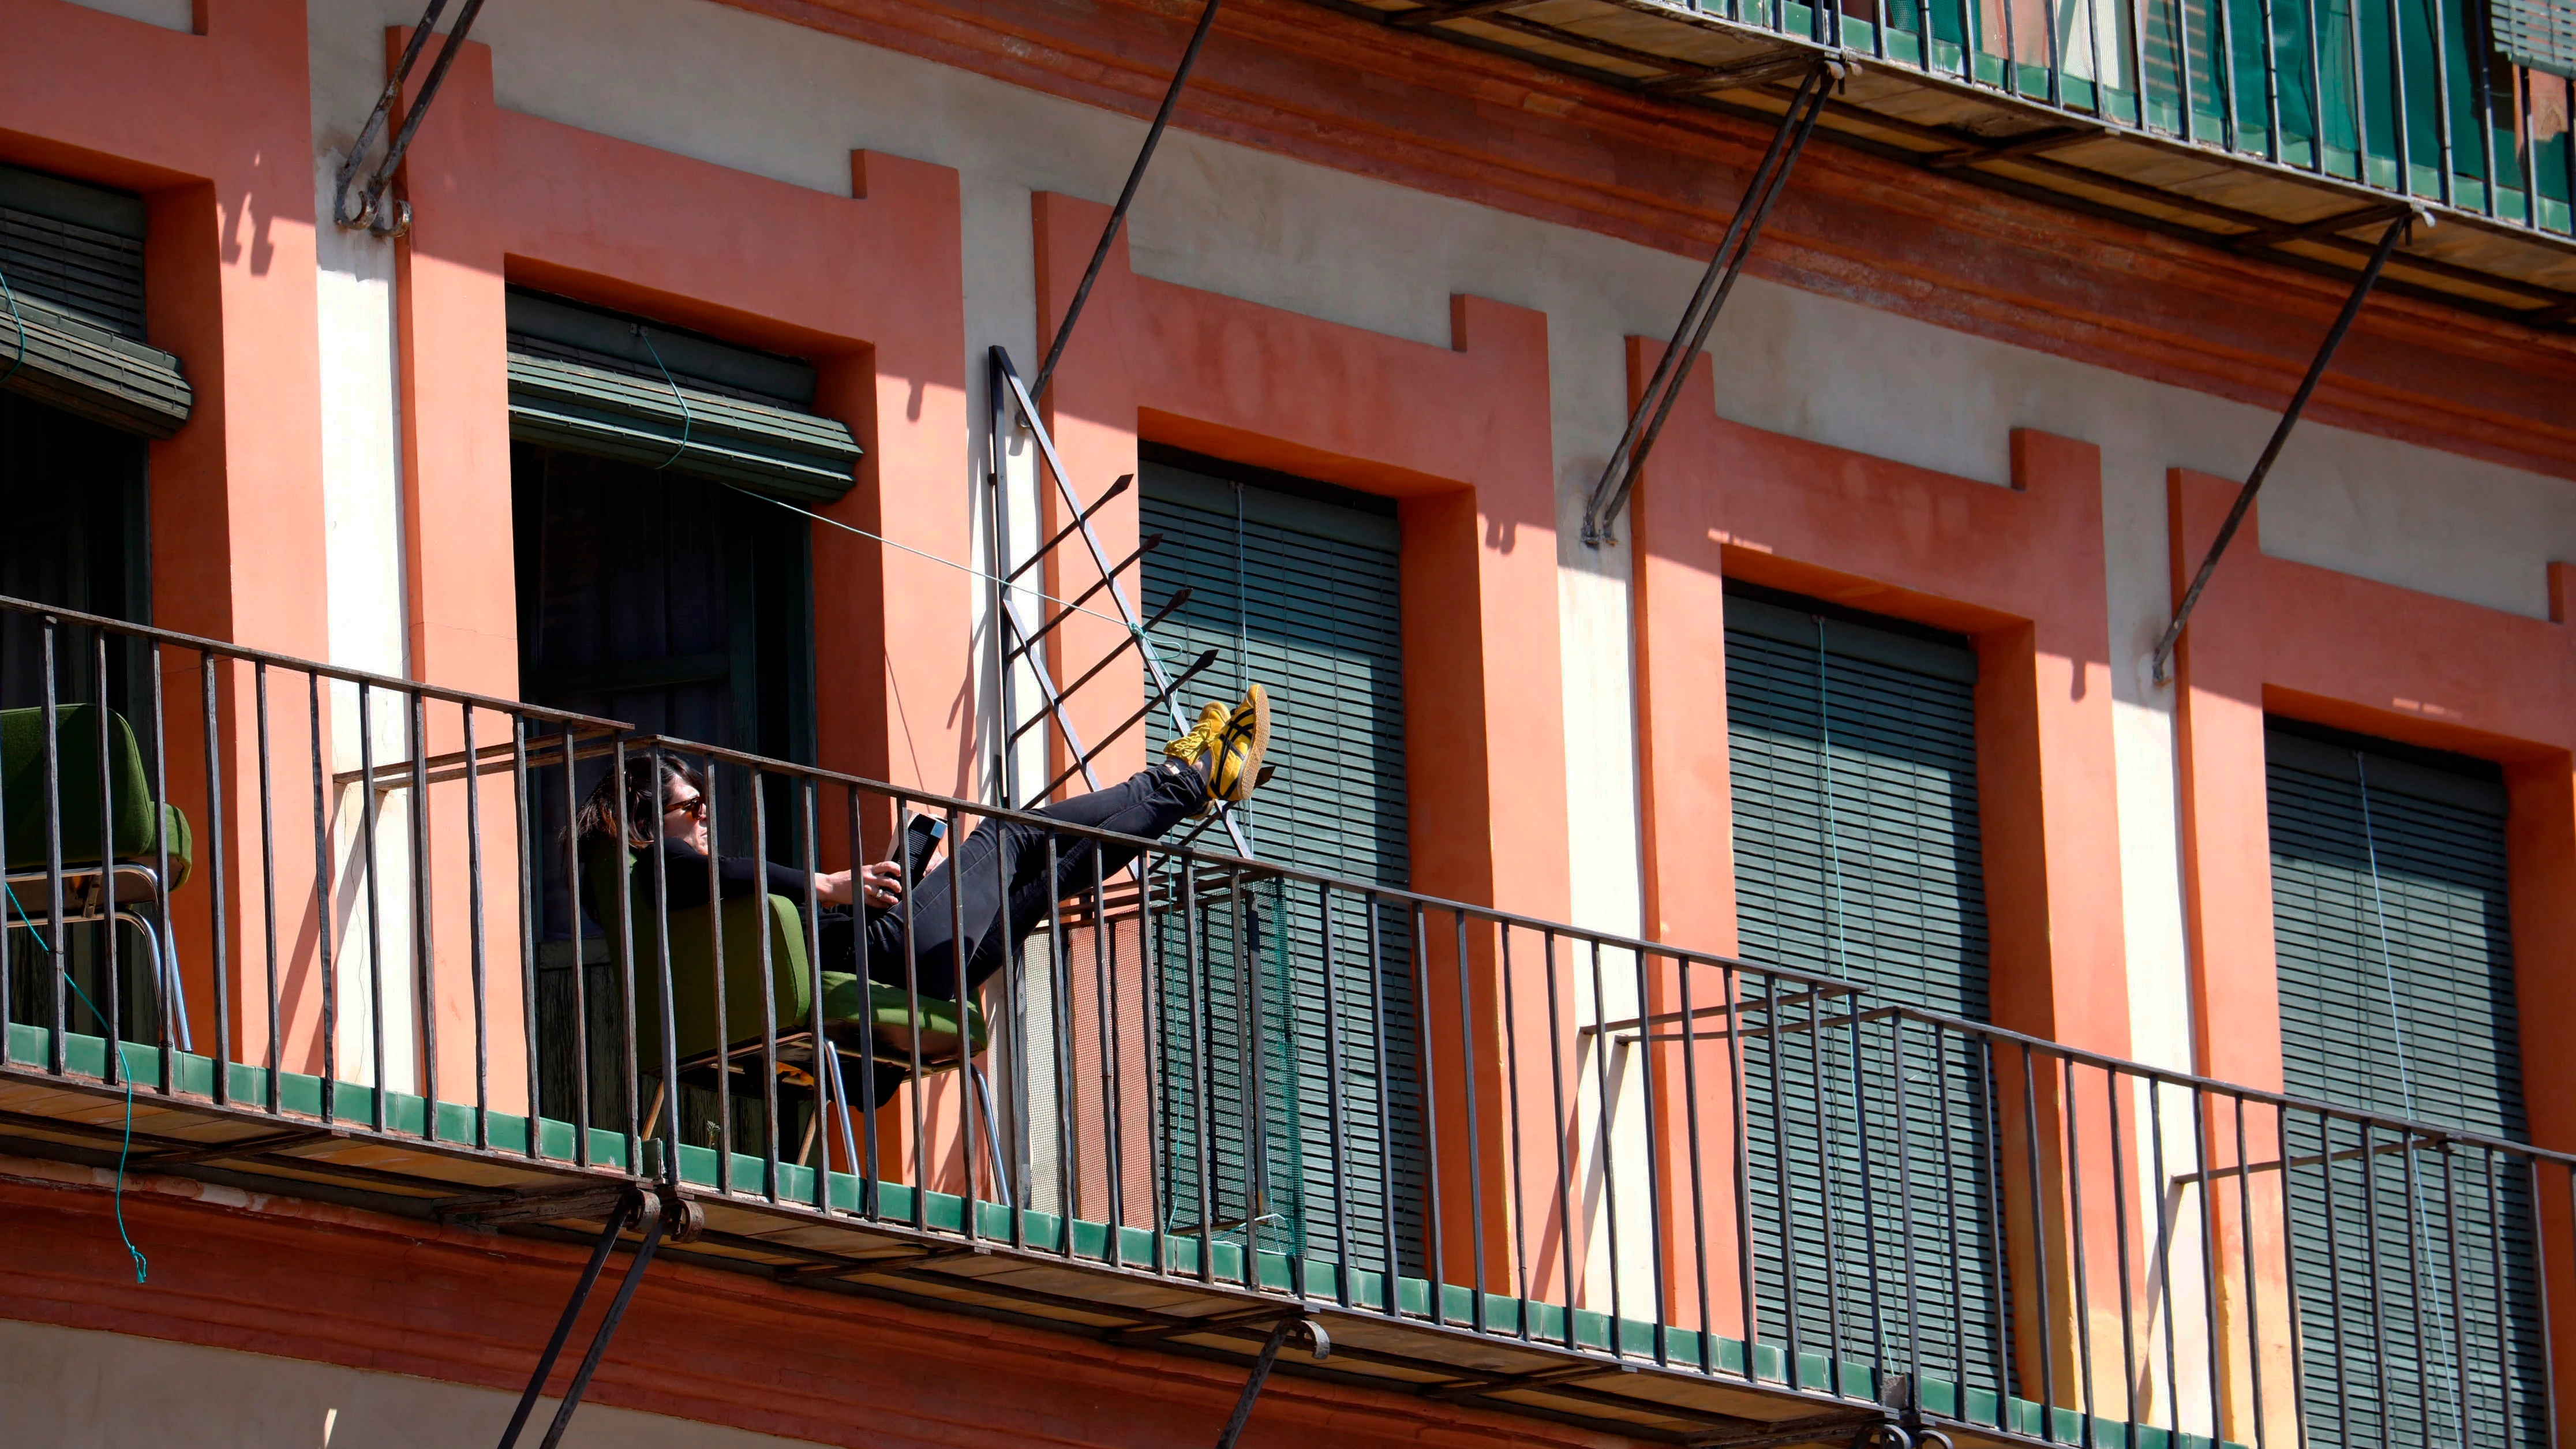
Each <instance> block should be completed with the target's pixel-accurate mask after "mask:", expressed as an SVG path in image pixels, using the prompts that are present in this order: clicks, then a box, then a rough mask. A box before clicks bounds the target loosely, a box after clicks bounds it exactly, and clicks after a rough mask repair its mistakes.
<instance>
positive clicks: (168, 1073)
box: [102, 649, 265, 1106]
mask: <svg viewBox="0 0 2576 1449" xmlns="http://www.w3.org/2000/svg"><path fill="white" fill-rule="evenodd" d="M144 652H145V654H146V655H147V657H148V658H149V661H150V666H151V667H150V671H149V673H148V675H147V680H148V687H149V688H150V690H151V692H152V794H151V799H150V801H149V802H148V803H149V804H150V806H151V810H152V863H153V867H154V868H153V872H152V891H153V895H154V898H155V899H154V901H153V909H154V911H155V912H156V914H157V915H158V916H159V919H160V940H159V941H158V942H157V943H155V944H156V946H157V948H158V950H159V951H160V953H161V959H160V960H158V961H156V962H154V963H153V975H154V976H155V977H157V978H159V979H160V980H162V981H164V982H166V983H167V990H168V993H169V999H168V1001H167V1002H166V1003H165V1004H164V1008H163V1012H162V1018H161V1024H162V1032H161V1037H162V1041H161V1044H162V1046H163V1047H165V1048H166V1047H168V1046H169V1045H170V1041H169V1037H170V1032H169V1024H170V1018H169V1010H170V1008H173V1007H175V1008H176V1009H177V1010H178V1012H179V1024H180V1042H179V1045H180V1046H181V1048H182V1049H185V1048H186V1047H187V1046H188V1044H189V1043H188V1041H187V1020H188V1017H187V1011H188V997H187V986H186V984H185V983H184V982H183V981H181V980H180V977H179V943H178V939H177V935H178V933H177V930H176V925H177V922H176V921H175V920H174V919H173V917H172V916H171V914H170V881H171V876H170V831H169V830H168V829H167V826H168V824H169V815H168V812H167V809H166V808H165V807H167V806H168V805H169V803H170V751H169V744H168V739H169V728H168V724H167V720H166V714H167V710H166V708H165V705H164V702H163V700H162V697H161V651H160V650H158V649H151V650H146V651H144ZM206 672H207V675H208V676H209V677H210V678H211V677H212V675H213V673H214V671H212V670H208V671H206ZM210 694H211V691H210ZM102 703H104V701H102ZM211 703H212V701H211V699H209V704H211ZM208 723H209V724H211V723H212V719H211V712H210V717H209V719H208ZM217 738H218V737H217V735H216V733H215V731H213V730H212V729H209V730H207V731H206V732H205V744H206V764H207V766H208V769H207V770H206V781H207V789H208V797H207V798H208V802H209V811H208V814H209V818H210V819H213V820H221V819H222V818H223V794H222V791H223V783H222V780H221V778H220V776H219V775H218V774H217V772H216V771H215V770H214V769H213V768H212V766H213V765H214V763H215V753H216V751H215V745H216V742H217ZM263 763H265V761H264V760H263ZM216 833H217V836H218V837H219V838H218V839H216V840H214V841H211V842H209V843H208V846H207V849H208V850H209V852H210V853H211V854H210V857H209V861H208V864H209V865H210V866H211V867H212V873H213V877H214V885H213V886H212V888H211V890H210V891H209V893H208V910H209V912H210V918H211V920H212V922H213V925H214V946H213V958H214V959H213V971H212V974H211V977H210V985H211V988H212V994H213V996H214V1006H215V1057H216V1059H217V1060H218V1061H225V1062H229V1061H231V1060H232V1059H233V1022H232V972H231V970H230V969H228V968H229V966H230V964H231V963H230V960H229V958H228V952H229V951H230V948H231V942H230V941H229V940H228V939H227V937H228V936H229V935H230V934H231V932H230V931H229V930H227V929H226V927H227V925H228V924H229V923H228V922H227V921H226V920H225V918H224V890H223V885H222V882H223V879H224V868H223V856H222V851H223V841H222V840H221V839H220V836H221V834H222V832H220V831H218V832H216ZM109 874H110V875H113V874H115V872H114V871H110V872H109ZM110 919H111V920H112V919H114V917H113V916H111V917H110ZM111 929H113V928H111ZM177 1070H178V1062H177V1061H176V1059H175V1058H174V1056H173V1054H172V1053H170V1052H168V1051H167V1050H165V1051H163V1052H162V1054H161V1090H162V1091H163V1092H164V1093H165V1094H166V1093H168V1092H170V1091H172V1090H174V1089H175V1088H176V1086H177V1081H176V1078H175V1075H174V1074H175V1073H176V1072H177ZM214 1099H215V1101H216V1102H217V1103H218V1104H219V1105H224V1106H230V1105H231V1103H232V1099H233V1084H232V1074H231V1073H229V1072H221V1071H219V1072H217V1073H215V1078H214Z"/></svg>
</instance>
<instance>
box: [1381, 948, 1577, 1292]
mask: <svg viewBox="0 0 2576 1449" xmlns="http://www.w3.org/2000/svg"><path fill="white" fill-rule="evenodd" d="M1431 910H1432V907H1431V906H1430V905H1429V904H1428V903H1427V902H1423V901H1415V902H1414V903H1413V909H1412V911H1410V912H1409V913H1408V919H1407V936H1406V939H1407V940H1408V941H1409V942H1410V943H1411V944H1412V947H1413V973H1414V979H1413V1000H1414V1011H1413V1017H1414V1028H1415V1031H1414V1035H1415V1036H1416V1037H1417V1038H1419V1040H1418V1041H1417V1042H1416V1043H1415V1048H1414V1049H1415V1050H1416V1051H1417V1052H1418V1053H1419V1055H1418V1056H1416V1057H1415V1058H1414V1068H1413V1077H1414V1080H1415V1081H1416V1082H1418V1083H1420V1084H1421V1089H1420V1092H1419V1096H1420V1098H1421V1108H1422V1142H1423V1163H1424V1168H1423V1173H1422V1177H1423V1185H1424V1186H1425V1187H1426V1188H1427V1189H1428V1193H1427V1196H1428V1197H1429V1199H1430V1203H1429V1207H1430V1211H1429V1213H1428V1214H1427V1215H1426V1216H1425V1217H1424V1219H1423V1242H1424V1250H1423V1274H1422V1276H1423V1277H1424V1278H1425V1279H1427V1280H1429V1281H1430V1283H1431V1284H1432V1289H1431V1301H1430V1302H1429V1303H1428V1304H1426V1305H1425V1306H1426V1307H1427V1308H1428V1309H1429V1310H1430V1317H1431V1321H1432V1322H1433V1323H1436V1324H1439V1325H1440V1326H1441V1327H1443V1328H1446V1327H1447V1326H1448V1325H1449V1302H1448V1298H1447V1296H1446V1295H1444V1294H1443V1293H1442V1292H1441V1291H1440V1287H1439V1285H1440V1284H1442V1283H1445V1282H1447V1281H1448V1271H1449V1255H1448V1254H1447V1253H1446V1252H1444V1251H1442V1244H1441V1238H1442V1235H1443V1230H1444V1229H1445V1228H1446V1227H1447V1226H1448V1225H1447V1223H1446V1221H1445V1218H1446V1214H1444V1213H1443V1212H1442V1211H1441V1206H1440V1179H1441V1177H1442V1175H1443V1174H1442V1172H1441V1160H1440V1090H1439V1082H1440V1071H1439V1068H1438V1067H1437V1066H1436V1065H1434V1063H1435V1061H1436V1060H1437V1059H1436V1057H1435V1055H1434V1053H1433V1052H1432V1048H1431V1040H1432V1037H1433V1036H1434V1035H1435V1033H1434V1031H1433V1030H1432V1010H1431V1001H1432V997H1431ZM1593 970H1594V976H1595V978H1596V979H1598V976H1599V972H1600V958H1599V957H1598V956H1597V955H1596V956H1595V957H1594V959H1593ZM1596 999H1597V998H1596ZM1459 1021H1460V1028H1459V1030H1460V1034H1461V1035H1464V1034H1465V1030H1466V1028H1465V1022H1466V1008H1465V1006H1464V1004H1463V1003H1462V1004H1461V1006H1460V1008H1459ZM1603 1140H1604V1141H1607V1140H1608V1138H1607V1136H1606V1135H1605V1136H1604V1138H1603ZM1613 1201H1614V1202H1615V1201H1616V1199H1615V1198H1614V1199H1613ZM1616 1215H1617V1213H1616V1209H1615V1208H1614V1209H1613V1212H1612V1216H1613V1218H1614V1219H1615V1218H1616ZM1614 1251H1615V1250H1614Z"/></svg>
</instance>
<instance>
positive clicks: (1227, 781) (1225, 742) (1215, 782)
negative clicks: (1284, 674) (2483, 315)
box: [1199, 684, 1270, 805]
mask: <svg viewBox="0 0 2576 1449" xmlns="http://www.w3.org/2000/svg"><path fill="white" fill-rule="evenodd" d="M1221 708H1223V706H1221V705H1215V704H1211V705H1209V706H1208V709H1209V710H1216V709H1221ZM1207 717H1208V716H1207V714H1206V713H1205V712H1204V711H1203V712H1202V713H1201V714H1200V716H1199V718H1200V719H1201V720H1202V721H1204V720H1206V719H1207ZM1269 748H1270V695H1269V693H1268V692H1267V691H1265V690H1264V689H1262V687H1261V686H1260V685H1258V684H1254V685H1247V686H1246V687H1245V688H1244V691H1243V702H1242V703H1241V704H1238V705H1236V706H1235V707H1234V710H1233V712H1232V713H1231V714H1229V715H1227V716H1226V717H1225V720H1224V723H1223V725H1222V727H1221V728H1220V729H1219V730H1218V732H1217V736H1216V741H1215V744H1214V751H1215V754H1214V758H1213V759H1211V760H1210V761H1209V763H1208V793H1209V794H1210V795H1213V796H1215V797H1216V798H1217V799H1219V800H1223V801H1225V802H1226V803H1227V804H1230V805H1240V804H1242V803H1243V802H1244V801H1246V800H1249V799H1251V798H1252V791H1253V789H1254V787H1256V786H1258V785H1259V784H1260V783H1261V756H1262V753H1263V752H1264V751H1266V750H1268V749H1269Z"/></svg>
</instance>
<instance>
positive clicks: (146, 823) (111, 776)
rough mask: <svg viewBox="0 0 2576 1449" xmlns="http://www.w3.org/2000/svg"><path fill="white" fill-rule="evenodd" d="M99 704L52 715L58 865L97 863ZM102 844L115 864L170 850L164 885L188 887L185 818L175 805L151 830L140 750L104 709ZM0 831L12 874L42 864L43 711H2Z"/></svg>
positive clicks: (128, 729) (190, 862)
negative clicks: (157, 828)
mask: <svg viewBox="0 0 2576 1449" xmlns="http://www.w3.org/2000/svg"><path fill="white" fill-rule="evenodd" d="M97 709H98V707H97V706H96V705H88V704H67V705H61V706H58V707H57V708H56V709H55V711H54V752H55V768H56V770H57V771H58V772H59V773H58V775H57V779H58V780H59V781H60V783H59V785H58V786H57V798H58V799H59V800H60V802H61V808H62V844H63V863H64V864H65V865H69V866H80V865H90V866H95V865H97V864H98V863H99V862H100V860H101V857H102V854H103V853H102V852H101V850H100V849H99V839H98V831H99V818H98V817H99V808H98V807H99V799H98V794H99V784H100V781H101V778H102V772H101V771H100V769H99V752H98V743H99V741H98V725H99V721H98V714H97ZM104 778H105V781H106V785H107V799H108V806H109V814H108V840H109V842H110V844H111V845H112V846H113V848H114V854H115V857H116V858H117V859H118V860H124V861H134V862H137V863H141V864H147V865H148V864H152V863H154V862H155V861H156V860H157V859H158V856H159V853H160V852H159V847H160V843H161V841H163V840H165V839H166V840H167V841H168V843H169V848H170V874H171V877H172V879H171V881H170V888H171V889H172V890H176V889H178V888H179V887H180V886H181V885H184V884H185V883H186V882H187V879H188V874H189V871H190V869H191V868H192V867H193V866H194V864H195V853H196V842H195V840H194V839H193V838H192V837H191V835H190V832H189V829H188V817H187V816H186V815H185V814H184V813H182V812H181V811H180V809H179V807H178V806H176V805H163V806H162V807H161V826H162V828H161V831H160V832H159V833H158V834H156V833H155V832H154V830H153V828H152V824H153V822H152V781H151V777H150V776H148V775H146V774H145V773H144V772H143V752H142V750H141V749H139V748H137V747H136V745H135V742H134V730H133V727H132V726H130V725H128V724H127V723H126V722H125V716H123V715H121V714H118V713H117V712H116V711H114V710H109V711H108V712H107V768H106V770H105V772H104ZM0 829H6V831H7V832H8V854H7V864H8V868H9V869H10V870H41V869H43V868H44V865H45V712H44V711H43V710H42V709H0Z"/></svg>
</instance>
